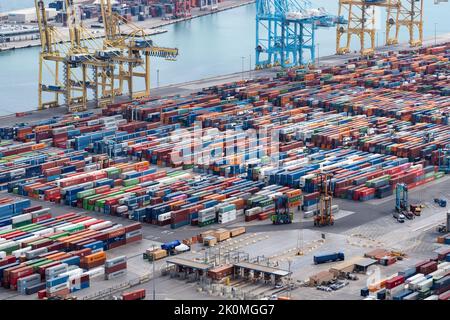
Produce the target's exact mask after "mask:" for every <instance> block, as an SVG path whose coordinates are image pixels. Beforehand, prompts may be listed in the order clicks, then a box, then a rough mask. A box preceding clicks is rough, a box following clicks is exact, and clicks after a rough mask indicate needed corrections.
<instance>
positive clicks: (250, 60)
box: [248, 54, 252, 79]
mask: <svg viewBox="0 0 450 320" xmlns="http://www.w3.org/2000/svg"><path fill="white" fill-rule="evenodd" d="M248 58H249V63H248V65H249V67H250V68H249V69H248V75H249V77H250V79H251V78H252V55H251V54H249V55H248Z"/></svg>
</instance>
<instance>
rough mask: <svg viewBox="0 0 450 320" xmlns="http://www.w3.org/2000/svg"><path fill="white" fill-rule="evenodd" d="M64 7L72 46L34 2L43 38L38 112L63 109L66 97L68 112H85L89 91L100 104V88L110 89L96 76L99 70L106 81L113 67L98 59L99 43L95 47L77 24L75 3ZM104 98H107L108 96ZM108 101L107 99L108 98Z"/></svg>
mask: <svg viewBox="0 0 450 320" xmlns="http://www.w3.org/2000/svg"><path fill="white" fill-rule="evenodd" d="M65 4H66V11H67V17H68V18H67V26H68V29H69V40H70V41H69V42H67V39H66V38H65V37H64V35H62V34H61V33H60V32H59V31H58V30H57V28H56V27H55V26H53V25H50V24H49V23H48V20H47V14H46V10H45V4H44V2H43V1H42V0H35V7H36V14H37V20H38V25H39V31H40V36H41V52H40V55H39V89H38V97H39V101H38V108H39V110H42V109H47V108H53V107H58V106H60V105H61V101H60V100H61V99H60V97H61V96H63V97H64V104H65V105H66V106H67V108H68V111H69V112H78V111H84V110H86V109H87V103H88V89H90V90H92V91H93V92H94V94H93V96H94V100H97V99H98V91H99V90H98V88H101V89H103V88H105V87H108V86H107V84H106V83H105V82H106V81H104V82H99V81H98V77H97V76H96V73H95V72H96V71H98V70H99V69H100V72H99V73H100V74H102V77H103V78H107V76H105V74H110V73H111V72H109V71H108V70H110V69H111V68H112V67H113V66H114V65H112V66H111V64H112V63H111V62H107V61H106V62H105V61H104V59H99V58H97V57H96V56H97V55H98V56H100V57H102V56H104V52H103V51H102V43H101V42H100V43H99V44H97V45H96V44H95V43H94V41H93V38H92V36H91V35H89V34H88V33H87V32H86V30H85V29H84V28H83V27H82V26H81V25H80V24H78V21H77V17H76V12H75V8H74V5H73V0H66V1H65ZM97 48H99V49H97ZM90 68H91V69H93V70H94V77H93V78H92V77H90V76H89V74H88V71H89V69H90ZM61 69H62V72H61ZM48 79H49V80H48ZM44 81H45V82H46V83H44ZM103 91H104V90H103ZM96 93H97V94H96ZM49 94H53V95H54V98H53V99H52V100H50V101H44V100H45V98H47V97H48V95H49ZM101 97H102V98H105V95H102V96H101ZM106 97H107V98H108V96H106ZM96 98H97V99H96ZM109 101H111V99H110V100H109Z"/></svg>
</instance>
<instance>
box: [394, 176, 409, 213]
mask: <svg viewBox="0 0 450 320" xmlns="http://www.w3.org/2000/svg"><path fill="white" fill-rule="evenodd" d="M395 210H397V212H400V213H402V212H403V211H405V210H408V186H407V185H406V184H405V183H398V184H397V186H396V188H395Z"/></svg>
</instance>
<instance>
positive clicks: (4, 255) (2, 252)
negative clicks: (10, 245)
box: [0, 251, 6, 259]
mask: <svg viewBox="0 0 450 320" xmlns="http://www.w3.org/2000/svg"><path fill="white" fill-rule="evenodd" d="M5 257H6V252H5V251H0V259H4V258H5Z"/></svg>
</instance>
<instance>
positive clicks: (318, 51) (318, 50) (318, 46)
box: [317, 43, 320, 67]
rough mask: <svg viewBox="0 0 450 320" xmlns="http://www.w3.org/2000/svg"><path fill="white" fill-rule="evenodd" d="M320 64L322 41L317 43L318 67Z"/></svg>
mask: <svg viewBox="0 0 450 320" xmlns="http://www.w3.org/2000/svg"><path fill="white" fill-rule="evenodd" d="M319 66H320V43H318V44H317V67H319Z"/></svg>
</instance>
